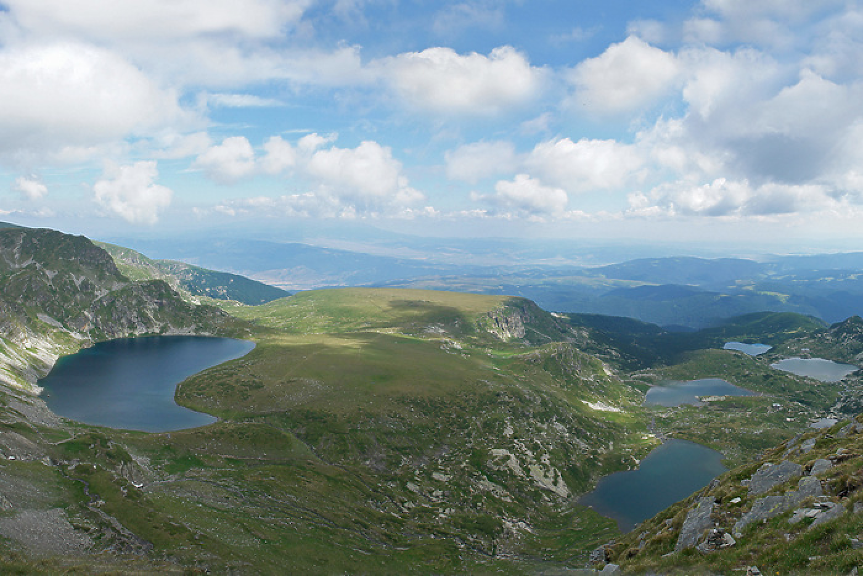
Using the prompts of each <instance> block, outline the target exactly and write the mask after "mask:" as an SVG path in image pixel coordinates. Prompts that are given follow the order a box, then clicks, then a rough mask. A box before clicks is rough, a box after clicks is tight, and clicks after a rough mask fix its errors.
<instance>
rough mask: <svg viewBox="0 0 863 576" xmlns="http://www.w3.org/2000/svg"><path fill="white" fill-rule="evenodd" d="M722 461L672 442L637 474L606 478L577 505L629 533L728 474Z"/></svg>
mask: <svg viewBox="0 0 863 576" xmlns="http://www.w3.org/2000/svg"><path fill="white" fill-rule="evenodd" d="M721 460H722V454H720V453H719V452H717V451H715V450H711V449H710V448H705V447H704V446H701V445H700V444H696V443H694V442H688V441H686V440H669V441H667V442H665V443H664V444H662V445H661V446H659V447H658V448H657V449H656V450H654V451H653V452H651V453H650V454H648V456H647V458H645V459H644V460H642V461H641V465H640V466H639V467H638V470H629V471H626V472H616V473H614V474H611V475H610V476H606V477H605V478H603V479H602V480H600V481H599V484H597V486H596V489H595V490H594V491H593V492H589V493H587V494H585V495H584V496H582V497H581V498H580V499H579V501H578V502H579V504H581V505H583V506H588V507H590V508H592V509H593V510H595V511H596V512H598V513H599V514H602V515H603V516H607V517H609V518H611V519H613V520H615V521H616V522H617V526H618V528H620V530H621V531H622V532H629V531H630V530H632V529H633V528H635V526H636V525H638V523H639V522H642V521H644V520H647V519H648V518H651V517H652V516H654V515H655V514H656V513H657V512H660V511H661V510H664V509H665V508H667V507H669V506H671V505H672V504H674V503H675V502H678V501H680V500H683V499H684V498H686V497H687V496H689V495H690V494H692V493H693V492H695V491H696V490H699V489H701V488H703V487H704V486H707V484H709V483H710V481H711V480H713V479H714V478H715V477H717V476H719V475H720V474H722V473H723V472H725V471H726V470H727V468H725V466H723V465H722V463H721Z"/></svg>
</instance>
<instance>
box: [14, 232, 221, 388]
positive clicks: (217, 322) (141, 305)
mask: <svg viewBox="0 0 863 576" xmlns="http://www.w3.org/2000/svg"><path fill="white" fill-rule="evenodd" d="M233 328H236V326H235V322H234V321H233V320H232V319H230V318H229V317H228V316H227V315H225V314H224V313H222V312H221V311H220V310H218V309H216V308H212V307H208V306H194V305H192V304H190V303H187V302H184V301H183V300H182V299H181V298H180V297H179V296H178V294H177V293H176V292H175V291H174V290H173V289H171V287H170V286H169V285H168V284H167V283H166V282H164V281H161V280H151V281H143V282H134V281H132V280H129V279H128V278H126V277H125V276H123V275H122V274H121V273H120V272H119V270H118V269H117V267H116V265H115V264H114V260H113V259H112V258H111V256H110V255H109V254H108V253H107V252H105V251H104V250H102V249H101V248H99V247H97V246H95V245H93V243H92V242H90V241H89V240H88V239H87V238H84V237H82V236H71V235H68V234H63V233H61V232H57V231H54V230H44V229H30V228H4V229H0V382H2V383H5V384H7V385H12V386H15V387H17V388H22V389H25V390H31V391H35V390H36V388H35V384H36V381H37V380H38V378H40V377H42V376H44V375H45V374H47V372H48V371H49V370H50V368H51V366H53V364H54V362H55V361H56V359H57V358H58V357H59V356H60V355H62V354H67V353H71V352H74V351H75V350H77V349H79V348H81V347H83V346H88V345H90V344H92V343H93V342H96V341H99V340H106V339H110V338H118V337H127V336H139V335H144V334H215V333H218V332H224V331H230V330H231V329H233Z"/></svg>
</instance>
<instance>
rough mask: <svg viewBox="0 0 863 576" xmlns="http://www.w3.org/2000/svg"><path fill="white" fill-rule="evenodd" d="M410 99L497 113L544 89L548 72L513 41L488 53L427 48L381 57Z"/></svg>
mask: <svg viewBox="0 0 863 576" xmlns="http://www.w3.org/2000/svg"><path fill="white" fill-rule="evenodd" d="M377 66H379V67H380V68H381V69H382V71H383V74H384V76H385V78H387V79H388V80H389V82H390V83H391V84H392V85H393V87H394V89H395V90H396V92H397V93H398V94H399V95H401V96H402V98H404V99H405V101H407V102H408V103H409V104H411V105H414V106H417V107H420V108H425V109H428V110H433V111H436V112H452V113H469V114H480V115H493V114H497V113H499V112H501V111H503V110H506V109H509V108H512V107H514V106H518V105H521V104H524V103H525V102H527V101H529V100H531V99H532V98H533V97H535V96H536V95H537V93H538V92H539V91H540V88H541V85H542V82H543V76H544V73H543V71H542V70H541V69H538V68H534V67H532V66H531V65H530V62H528V60H527V58H526V57H525V56H524V55H523V54H521V53H520V52H518V51H517V50H516V49H515V48H512V47H511V46H502V47H499V48H495V49H494V50H492V51H491V53H490V54H489V55H488V56H485V55H483V54H478V53H476V52H474V53H471V54H467V55H461V54H458V53H457V52H456V51H455V50H453V49H451V48H442V47H437V48H427V49H426V50H423V51H422V52H408V53H404V54H399V55H398V56H395V57H392V58H387V59H385V60H382V61H380V62H378V63H377Z"/></svg>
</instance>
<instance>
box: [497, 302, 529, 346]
mask: <svg viewBox="0 0 863 576" xmlns="http://www.w3.org/2000/svg"><path fill="white" fill-rule="evenodd" d="M488 317H489V319H490V320H491V323H490V326H489V332H491V333H492V334H494V335H495V336H497V337H498V338H500V339H501V340H512V339H521V338H524V335H525V330H524V324H525V321H530V318H529V316H527V315H526V314H525V313H523V312H519V311H513V310H510V309H509V308H498V309H497V310H492V311H491V312H489V313H488Z"/></svg>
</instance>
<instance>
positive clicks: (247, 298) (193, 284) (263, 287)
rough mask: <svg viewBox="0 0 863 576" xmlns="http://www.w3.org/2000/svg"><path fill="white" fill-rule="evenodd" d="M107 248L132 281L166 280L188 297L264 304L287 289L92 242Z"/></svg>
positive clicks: (281, 296)
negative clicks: (154, 258)
mask: <svg viewBox="0 0 863 576" xmlns="http://www.w3.org/2000/svg"><path fill="white" fill-rule="evenodd" d="M95 244H96V245H97V246H99V247H100V248H103V249H104V250H105V251H107V252H108V253H109V254H110V255H111V257H112V258H113V259H114V262H115V263H116V264H117V267H118V268H119V269H120V271H121V272H122V273H123V274H124V275H125V276H126V277H128V278H131V279H133V280H154V279H158V280H165V281H167V282H168V283H169V284H171V286H172V287H173V288H175V289H177V290H180V291H182V292H184V293H186V294H188V295H189V296H190V297H198V298H200V297H205V298H212V299H215V300H233V301H236V302H240V303H242V304H250V305H256V304H263V303H265V302H270V301H272V300H276V299H278V298H284V297H285V296H288V294H289V292H286V291H284V290H282V289H281V288H276V287H274V286H269V285H267V284H264V283H262V282H257V281H255V280H251V279H249V278H246V277H245V276H239V275H237V274H229V273H227V272H216V271H215V270H207V269H206V268H200V267H198V266H192V265H191V264H186V263H183V262H176V261H174V260H153V259H151V258H147V257H146V256H144V255H143V254H141V253H140V252H137V251H135V250H132V249H130V248H124V247H121V246H115V245H113V244H108V243H105V242H95Z"/></svg>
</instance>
